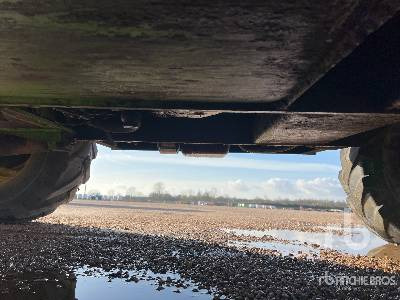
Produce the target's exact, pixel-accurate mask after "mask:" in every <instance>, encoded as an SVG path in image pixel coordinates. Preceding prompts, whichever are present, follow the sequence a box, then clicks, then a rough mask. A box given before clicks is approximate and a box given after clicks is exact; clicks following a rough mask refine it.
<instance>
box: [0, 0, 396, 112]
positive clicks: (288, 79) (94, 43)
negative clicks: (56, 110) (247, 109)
mask: <svg viewBox="0 0 400 300" xmlns="http://www.w3.org/2000/svg"><path fill="white" fill-rule="evenodd" d="M398 6H399V3H398V1H356V0H337V1H326V0H314V1H309V0H297V1H292V0H282V1H258V0H257V1H210V0H201V1H191V0H190V1H189V0H174V1H167V0H161V1H144V0H141V1H137V0H136V1H128V0H117V1H109V0H96V1H94V0H66V1H54V0H19V1H18V0H8V1H7V0H0V66H1V68H0V104H7V103H8V104H13V103H19V104H23V103H30V104H40V103H45V104H48V105H52V104H53V103H54V104H55V103H57V104H59V105H62V104H65V105H72V106H84V105H85V104H86V105H88V106H109V105H110V103H111V102H113V103H115V106H118V101H121V104H123V105H124V106H135V105H136V104H140V103H143V101H144V102H145V103H148V104H149V105H150V106H151V104H152V103H156V102H157V103H159V102H160V101H170V102H174V101H175V102H179V101H192V102H196V101H207V102H235V103H239V102H240V103H242V102H247V103H251V102H262V103H269V102H272V101H277V100H286V101H289V102H290V101H291V100H292V99H294V98H296V96H297V95H298V94H300V93H301V92H302V91H304V90H305V89H306V88H307V87H308V86H309V85H310V84H311V83H313V82H314V81H315V80H316V79H318V78H319V77H320V76H321V75H322V74H324V73H325V72H326V71H327V70H328V69H329V68H331V67H332V66H333V65H334V64H335V63H336V62H337V61H339V60H340V59H341V58H342V57H343V56H345V55H346V54H347V53H349V52H350V51H351V50H352V49H353V48H354V47H356V46H357V45H358V44H359V43H360V42H361V41H362V40H363V39H364V38H365V36H367V35H368V34H369V33H371V32H373V31H374V30H376V29H377V28H378V27H379V26H380V25H381V24H382V23H383V22H384V21H386V20H387V19H388V18H390V17H391V16H392V15H393V14H394V13H395V12H396V11H397V10H398ZM127 100H128V102H126V101H127ZM110 101H111V102H110Z"/></svg>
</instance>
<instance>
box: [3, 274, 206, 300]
mask: <svg viewBox="0 0 400 300" xmlns="http://www.w3.org/2000/svg"><path fill="white" fill-rule="evenodd" d="M116 273H117V272H115V273H113V272H104V271H102V270H101V269H88V268H86V269H79V270H77V271H76V273H70V274H54V273H43V272H36V273H33V272H32V273H29V272H27V273H18V274H17V273H16V274H9V275H6V276H2V277H1V278H0V299H2V300H19V299H32V300H39V299H40V300H53V299H57V300H76V299H79V300H92V299H96V300H103V299H104V300H106V299H107V300H109V299H119V300H125V299H126V300H128V299H129V300H131V299H149V300H152V299H166V300H178V299H196V300H197V299H198V300H209V299H212V297H213V295H212V294H209V293H208V291H207V290H205V289H199V288H198V287H197V286H196V285H194V284H193V283H191V282H190V281H184V280H181V279H180V277H179V275H177V274H173V273H166V274H155V273H152V272H149V271H147V272H144V271H141V272H127V271H126V272H123V275H122V276H124V275H125V276H124V277H127V278H112V277H113V276H115V274H116ZM104 274H106V275H104ZM143 274H145V275H143ZM132 278H135V280H133V279H132ZM160 280H161V281H162V282H163V284H162V285H159V281H160ZM177 284H178V286H179V287H177V286H176V285H177ZM160 286H161V287H160ZM193 290H195V291H193Z"/></svg>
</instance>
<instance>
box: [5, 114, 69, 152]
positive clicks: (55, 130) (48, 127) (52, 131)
mask: <svg viewBox="0 0 400 300" xmlns="http://www.w3.org/2000/svg"><path fill="white" fill-rule="evenodd" d="M1 113H2V114H3V115H4V116H6V117H8V118H9V119H13V120H17V121H18V123H19V124H21V125H20V126H21V127H15V126H14V127H10V128H0V134H6V135H13V136H17V137H21V138H25V139H30V140H35V141H38V142H46V143H47V144H48V146H49V148H53V147H55V146H56V144H57V143H60V142H62V141H64V140H65V139H67V138H70V137H71V136H73V134H74V133H73V131H72V130H70V129H68V128H66V127H63V126H61V125H59V124H57V123H54V122H51V121H49V120H47V119H44V118H42V117H40V116H37V115H35V114H32V113H29V112H26V111H24V110H21V109H16V108H13V109H10V108H4V109H2V110H1Z"/></svg>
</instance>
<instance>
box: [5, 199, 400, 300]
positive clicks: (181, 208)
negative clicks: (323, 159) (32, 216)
mask: <svg viewBox="0 0 400 300" xmlns="http://www.w3.org/2000/svg"><path fill="white" fill-rule="evenodd" d="M75 203H77V202H75ZM80 203H81V204H82V202H80ZM103 204H104V205H111V204H110V203H105V202H104V203H103ZM112 205H113V207H97V206H87V207H86V206H82V205H80V206H76V205H74V203H73V205H65V206H63V207H61V208H60V209H58V210H57V211H56V212H55V213H54V214H52V215H50V216H48V217H45V218H42V219H40V220H38V221H36V222H34V223H31V224H26V225H1V226H0V249H1V251H0V262H1V264H0V274H1V278H2V279H3V281H4V280H6V279H7V278H9V277H10V276H11V277H13V278H20V277H21V276H20V275H19V274H27V273H37V272H58V273H66V274H69V273H71V272H72V271H73V270H76V269H79V268H82V267H85V268H89V269H88V270H97V271H98V272H100V273H103V274H105V275H106V276H109V277H110V279H111V280H112V279H114V278H123V279H124V280H126V281H128V282H132V283H134V282H136V281H139V280H147V279H148V277H146V275H144V274H143V273H142V274H141V275H140V274H139V273H138V274H137V275H131V273H128V272H126V271H128V270H130V271H132V270H142V272H143V270H149V271H151V272H154V273H158V274H165V273H166V272H173V273H177V274H179V275H180V277H181V279H170V280H162V279H160V278H151V279H152V280H154V281H156V283H157V288H159V289H162V288H163V287H164V286H168V285H175V286H176V288H177V291H179V290H180V289H185V288H191V287H189V285H188V284H186V282H187V281H188V280H191V281H193V282H194V283H195V284H196V285H197V288H196V289H194V291H193V292H194V293H196V292H197V289H207V290H209V292H210V293H211V294H212V295H213V297H214V298H215V299H221V298H222V299H224V298H225V299H226V298H227V299H400V296H399V294H400V273H399V270H400V264H399V263H398V262H397V261H396V260H393V259H392V258H389V257H383V258H382V257H367V256H352V255H347V254H343V253H339V252H337V251H333V250H324V251H321V257H320V258H313V259H309V258H304V257H293V256H281V255H277V254H276V253H270V252H269V251H267V250H262V249H238V248H235V247H232V246H228V242H229V241H231V240H232V239H235V238H236V239H237V237H235V236H233V235H232V234H230V233H228V232H226V231H224V230H221V229H223V228H240V229H256V230H267V229H271V228H277V229H278V228H281V229H294V230H299V231H311V232H315V231H324V230H325V229H323V228H321V227H319V226H321V225H335V224H336V225H339V224H341V223H343V215H342V214H341V213H328V212H313V211H290V210H258V209H237V208H236V209H235V208H226V207H224V208H218V207H193V206H185V205H155V204H145V203H140V204H131V203H121V204H120V203H118V204H115V203H114V202H113V203H112ZM118 205H122V206H123V207H115V206H118ZM127 206H128V207H127ZM131 206H133V207H131ZM135 207H136V208H135ZM355 225H357V221H355ZM98 268H100V269H98ZM89 275H90V274H89ZM334 276H349V277H347V278H350V276H353V278H354V276H357V278H356V279H355V280H361V279H362V278H364V279H365V278H366V279H368V280H370V279H371V278H372V279H376V278H383V279H384V280H386V281H384V282H381V284H377V285H360V284H359V282H360V281H357V282H356V284H354V285H352V284H350V285H349V284H347V285H346V284H340V283H339V284H331V281H332V280H333V279H334V278H335V277H334ZM362 276H369V277H362ZM342 278H346V277H342ZM388 278H390V280H392V281H391V284H388V281H387V279H388ZM366 279H365V280H366ZM2 287H4V284H1V282H0V289H1V288H2ZM2 292H3V295H4V297H3V298H4V299H6V297H5V295H7V293H8V292H9V290H7V289H3V290H2ZM0 298H1V299H3V298H2V297H1V295H0ZM7 299H8V298H7ZM10 299H11V298H10ZM13 299H14V298H13ZM15 299H16V298H15ZM21 299H22V298H21Z"/></svg>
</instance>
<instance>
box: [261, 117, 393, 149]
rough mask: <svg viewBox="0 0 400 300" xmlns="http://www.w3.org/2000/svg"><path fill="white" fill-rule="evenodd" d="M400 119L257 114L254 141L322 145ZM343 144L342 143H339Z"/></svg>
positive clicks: (273, 143)
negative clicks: (263, 115) (267, 115)
mask: <svg viewBox="0 0 400 300" xmlns="http://www.w3.org/2000/svg"><path fill="white" fill-rule="evenodd" d="M399 122H400V115H396V114H332V113H320V114H311V113H292V114H287V113H282V114H275V115H271V117H270V118H265V117H264V118H262V117H260V116H259V117H258V122H257V123H256V131H255V140H254V142H255V143H257V144H267V145H324V144H329V143H332V142H334V141H335V140H339V139H343V138H346V137H350V136H353V135H356V134H359V133H362V132H366V131H369V130H373V129H376V128H380V127H384V126H387V125H392V124H396V123H399ZM342 146H345V145H342Z"/></svg>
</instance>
